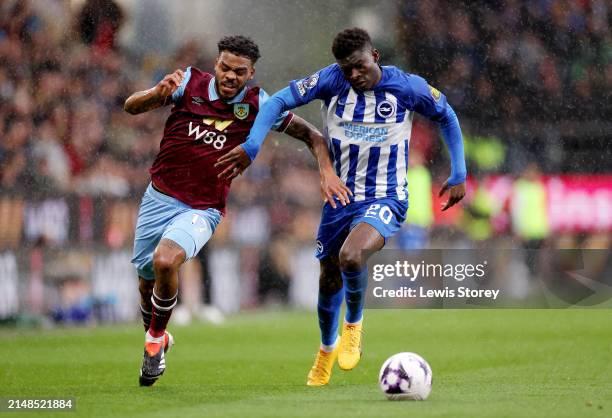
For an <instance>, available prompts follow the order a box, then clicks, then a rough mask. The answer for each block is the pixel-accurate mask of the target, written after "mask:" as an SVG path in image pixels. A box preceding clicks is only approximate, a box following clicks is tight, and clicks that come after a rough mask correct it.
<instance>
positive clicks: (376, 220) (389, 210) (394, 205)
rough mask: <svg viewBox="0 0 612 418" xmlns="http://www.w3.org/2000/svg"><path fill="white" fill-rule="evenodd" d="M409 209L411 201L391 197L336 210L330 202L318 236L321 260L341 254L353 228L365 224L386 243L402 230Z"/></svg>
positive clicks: (322, 217)
mask: <svg viewBox="0 0 612 418" xmlns="http://www.w3.org/2000/svg"><path fill="white" fill-rule="evenodd" d="M407 210H408V201H407V200H405V201H401V200H398V199H394V198H391V197H389V198H382V199H369V200H366V201H363V202H351V203H350V204H348V205H346V206H342V205H341V204H340V203H339V202H338V204H337V208H336V209H334V208H332V207H331V206H330V205H329V203H326V204H325V205H324V206H323V213H322V214H321V224H320V225H319V232H318V233H317V248H316V251H315V256H316V257H317V258H318V259H319V260H321V259H323V258H325V257H327V256H328V255H330V254H338V252H339V251H340V247H342V244H343V243H344V240H345V239H346V237H347V236H348V234H349V233H350V232H351V230H352V229H353V227H355V225H357V224H359V223H362V222H365V223H367V224H370V225H372V226H373V227H374V228H375V229H376V230H377V231H378V232H379V233H380V235H382V236H383V238H384V239H385V242H386V241H387V239H388V238H390V237H391V236H392V235H393V234H395V233H396V232H397V231H399V229H400V228H401V227H402V224H403V223H404V221H405V220H406V211H407Z"/></svg>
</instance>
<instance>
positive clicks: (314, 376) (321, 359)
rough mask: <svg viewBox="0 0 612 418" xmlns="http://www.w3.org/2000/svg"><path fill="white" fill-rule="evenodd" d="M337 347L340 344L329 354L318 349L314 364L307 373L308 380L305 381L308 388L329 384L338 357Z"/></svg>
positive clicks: (338, 345) (337, 345)
mask: <svg viewBox="0 0 612 418" xmlns="http://www.w3.org/2000/svg"><path fill="white" fill-rule="evenodd" d="M339 347H340V344H336V348H334V351H331V352H327V351H323V350H322V349H320V348H319V352H318V353H317V357H316V358H315V362H314V364H313V366H312V368H311V369H310V372H308V380H307V381H306V384H307V385H308V386H324V385H326V384H328V383H329V379H330V378H331V374H332V369H333V368H334V363H335V362H336V358H337V357H338V349H339Z"/></svg>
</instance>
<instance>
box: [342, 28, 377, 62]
mask: <svg viewBox="0 0 612 418" xmlns="http://www.w3.org/2000/svg"><path fill="white" fill-rule="evenodd" d="M366 46H369V47H370V48H371V47H372V39H370V35H369V34H368V32H366V31H365V30H363V29H361V28H350V29H344V30H343V31H342V32H340V33H339V34H337V35H336V37H335V38H334V42H333V44H332V53H333V54H334V57H336V59H338V60H341V59H344V58H346V57H348V56H349V55H351V54H352V53H353V52H355V51H360V50H362V49H363V48H365V47H366Z"/></svg>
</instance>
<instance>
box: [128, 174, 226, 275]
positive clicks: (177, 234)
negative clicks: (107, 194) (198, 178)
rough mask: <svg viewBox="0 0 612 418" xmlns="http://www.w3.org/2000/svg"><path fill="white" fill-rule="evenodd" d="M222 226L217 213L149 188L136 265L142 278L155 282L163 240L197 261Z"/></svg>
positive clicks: (136, 245) (140, 223)
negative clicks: (157, 253)
mask: <svg viewBox="0 0 612 418" xmlns="http://www.w3.org/2000/svg"><path fill="white" fill-rule="evenodd" d="M219 222H221V212H219V211H218V210H216V209H205V210H200V209H193V208H192V207H190V206H188V205H186V204H184V203H182V202H181V201H179V200H177V199H175V198H173V197H170V196H168V195H165V194H163V193H160V192H158V191H157V190H155V189H154V188H153V185H151V184H149V187H147V191H146V192H145V194H144V196H143V198H142V203H141V204H140V210H139V211H138V221H137V223H136V234H135V235H136V236H135V239H134V255H133V257H132V264H134V266H135V267H136V270H138V276H140V277H142V278H143V279H147V280H153V279H154V278H155V276H154V273H153V252H154V251H155V247H157V244H159V241H160V240H161V239H162V238H167V239H170V240H172V241H174V242H176V243H177V244H178V245H180V246H181V248H182V249H183V250H185V254H187V258H188V259H189V258H192V257H195V255H196V254H197V253H198V252H199V251H200V250H201V249H202V247H203V246H204V244H206V242H207V241H208V240H209V239H210V237H211V236H212V234H213V232H215V229H216V228H217V225H219Z"/></svg>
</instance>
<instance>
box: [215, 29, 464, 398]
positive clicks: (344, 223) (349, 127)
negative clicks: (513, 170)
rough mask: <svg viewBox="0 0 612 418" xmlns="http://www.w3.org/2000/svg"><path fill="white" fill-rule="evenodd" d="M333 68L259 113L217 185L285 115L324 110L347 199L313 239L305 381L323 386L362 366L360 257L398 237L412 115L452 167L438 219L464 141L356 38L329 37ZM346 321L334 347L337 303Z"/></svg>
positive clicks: (414, 87)
mask: <svg viewBox="0 0 612 418" xmlns="http://www.w3.org/2000/svg"><path fill="white" fill-rule="evenodd" d="M332 52H333V55H334V57H335V58H336V63H335V64H332V65H330V66H328V67H326V68H323V69H322V70H320V71H317V72H316V73H315V74H313V75H311V76H310V77H307V78H304V79H301V80H295V81H292V82H291V83H290V85H289V86H288V87H286V88H284V89H283V90H280V91H279V92H277V93H276V94H274V95H273V96H272V97H271V99H270V100H269V101H268V102H267V103H266V104H265V105H264V106H263V107H262V109H261V110H260V112H259V114H258V115H257V119H256V120H255V124H254V125H253V128H252V129H251V133H250V134H249V138H248V139H247V141H246V142H245V143H244V144H242V145H241V146H239V147H237V148H235V149H233V150H232V151H230V152H229V153H228V154H227V155H225V156H224V157H223V158H222V159H221V160H220V162H221V163H222V164H223V165H224V166H225V167H226V168H225V170H224V172H223V173H222V175H223V176H227V177H228V178H232V177H233V176H234V175H235V174H234V171H235V170H237V169H238V170H240V169H241V167H245V166H247V165H248V163H249V162H250V160H252V159H253V158H255V156H256V155H257V151H258V150H259V147H260V146H261V144H262V142H263V140H264V138H265V136H266V134H267V132H268V130H269V129H270V128H271V127H272V126H273V124H274V121H275V120H277V118H278V117H279V115H281V114H282V113H283V112H286V111H288V110H289V109H293V108H295V107H298V106H302V105H304V104H306V103H309V102H311V101H312V100H315V99H319V100H321V101H322V115H323V124H324V126H325V136H326V139H327V141H328V146H329V153H330V155H331V158H332V159H333V161H334V165H335V169H336V173H337V174H338V176H340V178H341V179H342V180H343V181H344V182H345V183H346V185H347V186H348V187H349V189H350V190H351V203H350V204H349V205H346V206H339V207H338V208H337V209H334V208H333V207H332V206H331V205H329V204H325V205H324V206H323V212H322V215H321V224H320V226H319V231H318V235H317V242H316V252H317V253H316V256H317V258H318V259H319V260H320V266H321V273H320V277H319V299H318V316H319V326H320V329H321V345H320V347H319V351H318V353H317V355H316V358H315V362H314V365H313V366H312V368H311V370H310V372H309V374H308V379H307V384H308V385H309V386H321V385H326V384H327V383H328V382H329V379H330V377H331V372H332V368H333V365H334V363H335V361H336V358H337V359H338V365H339V366H340V368H341V369H343V370H351V369H353V368H354V367H355V366H356V365H357V363H358V362H359V360H360V358H361V337H362V323H363V305H364V298H365V291H366V288H367V268H366V264H365V263H366V260H364V259H362V252H364V254H371V253H372V252H374V251H378V250H380V249H381V248H382V247H383V246H384V245H385V241H386V240H387V239H388V238H389V237H391V236H392V235H393V234H394V233H395V232H397V231H398V230H399V228H400V227H401V225H402V223H403V222H404V220H405V216H406V210H407V208H408V193H407V183H406V169H407V166H408V143H409V140H410V130H411V127H412V118H413V115H414V112H418V113H419V114H421V115H423V116H425V117H427V118H429V119H430V120H432V121H434V122H435V123H437V124H438V126H439V127H440V129H441V131H442V134H443V137H444V140H445V142H446V144H447V147H448V150H449V153H450V157H451V175H450V177H449V178H448V180H447V181H446V182H445V183H444V185H443V186H442V189H441V190H440V195H442V194H443V193H445V192H446V191H449V192H450V197H449V199H448V201H447V202H446V203H445V204H444V205H443V208H442V210H446V209H448V208H449V207H451V206H453V205H454V204H456V203H457V202H459V201H460V200H461V199H462V198H463V196H464V195H465V179H466V168H465V160H464V155H463V139H462V136H461V129H460V127H459V121H458V119H457V116H456V115H455V112H454V111H453V109H452V108H451V107H450V105H449V104H448V103H447V101H446V97H445V96H444V95H443V94H442V93H440V92H439V91H438V90H437V89H435V88H434V87H431V86H430V85H428V84H427V82H426V81H425V80H424V79H423V78H421V77H419V76H417V75H413V74H408V73H405V72H404V71H402V70H400V69H398V68H396V67H393V66H384V67H381V66H380V65H379V64H378V61H379V58H380V56H379V53H378V51H377V50H376V49H374V48H373V46H372V42H371V40H370V36H369V35H368V33H367V32H366V31H365V30H363V29H359V28H352V29H346V30H344V31H342V32H340V33H339V34H338V35H336V37H335V39H334V41H333V45H332ZM343 301H346V316H345V318H344V321H343V327H342V335H341V337H338V320H339V315H340V307H341V305H342V302H343Z"/></svg>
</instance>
